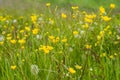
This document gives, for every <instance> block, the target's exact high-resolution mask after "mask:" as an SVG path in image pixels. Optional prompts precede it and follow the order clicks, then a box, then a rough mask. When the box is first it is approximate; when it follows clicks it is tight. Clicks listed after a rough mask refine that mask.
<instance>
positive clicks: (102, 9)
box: [99, 6, 105, 14]
mask: <svg viewBox="0 0 120 80" xmlns="http://www.w3.org/2000/svg"><path fill="white" fill-rule="evenodd" d="M99 10H100V13H102V14H104V13H105V9H104V7H103V6H101V7H100V8H99Z"/></svg>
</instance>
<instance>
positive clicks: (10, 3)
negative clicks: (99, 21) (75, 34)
mask: <svg viewBox="0 0 120 80" xmlns="http://www.w3.org/2000/svg"><path fill="white" fill-rule="evenodd" d="M47 2H50V3H51V5H52V6H53V7H55V6H59V7H60V8H67V9H68V10H69V9H70V8H71V6H72V5H78V6H79V8H80V9H86V10H91V9H98V8H99V6H104V7H105V8H109V5H110V3H114V4H116V10H117V11H118V12H119V11H120V7H119V5H120V0H0V10H1V11H3V10H4V11H7V12H12V13H13V11H14V13H20V12H21V14H22V13H23V14H24V13H26V12H30V13H31V12H39V11H42V10H44V8H45V3H47Z"/></svg>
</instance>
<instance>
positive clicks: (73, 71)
mask: <svg viewBox="0 0 120 80" xmlns="http://www.w3.org/2000/svg"><path fill="white" fill-rule="evenodd" d="M75 68H76V69H78V70H80V69H82V66H79V65H78V64H77V65H75ZM68 71H69V72H70V73H71V74H75V73H76V70H75V69H74V68H72V67H69V68H68Z"/></svg>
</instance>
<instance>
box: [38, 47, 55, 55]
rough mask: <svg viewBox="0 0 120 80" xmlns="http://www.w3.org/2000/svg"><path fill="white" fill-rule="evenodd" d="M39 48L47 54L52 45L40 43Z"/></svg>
mask: <svg viewBox="0 0 120 80" xmlns="http://www.w3.org/2000/svg"><path fill="white" fill-rule="evenodd" d="M39 50H43V51H44V53H45V54H49V53H50V51H51V50H53V47H52V46H44V45H42V46H41V47H40V48H39Z"/></svg>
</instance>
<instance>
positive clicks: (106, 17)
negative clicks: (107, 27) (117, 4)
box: [101, 16, 111, 22]
mask: <svg viewBox="0 0 120 80" xmlns="http://www.w3.org/2000/svg"><path fill="white" fill-rule="evenodd" d="M101 18H102V19H103V20H104V21H106V22H107V21H110V20H111V18H110V17H108V16H101Z"/></svg>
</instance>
